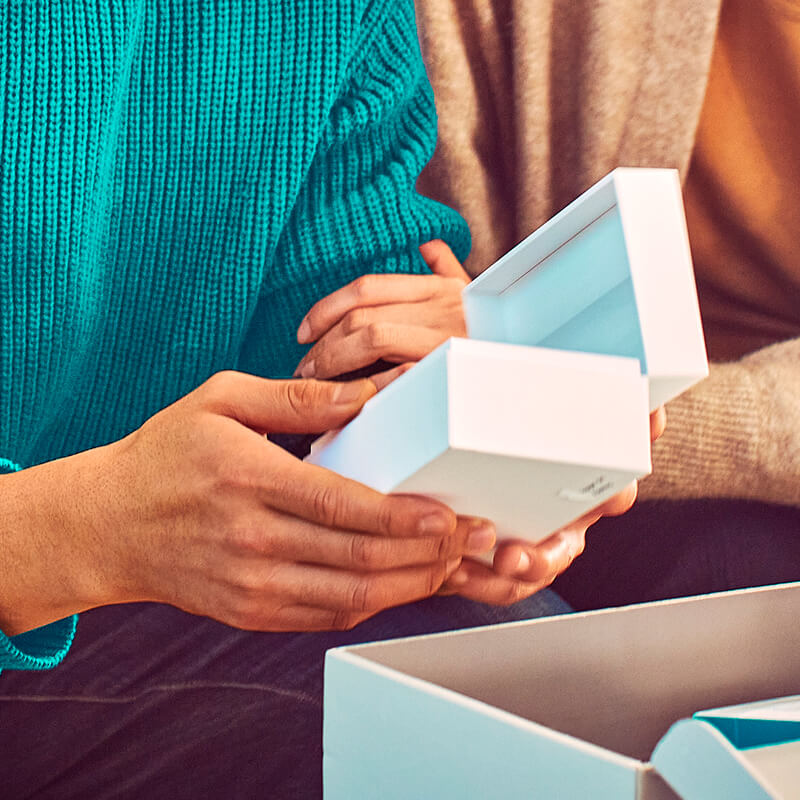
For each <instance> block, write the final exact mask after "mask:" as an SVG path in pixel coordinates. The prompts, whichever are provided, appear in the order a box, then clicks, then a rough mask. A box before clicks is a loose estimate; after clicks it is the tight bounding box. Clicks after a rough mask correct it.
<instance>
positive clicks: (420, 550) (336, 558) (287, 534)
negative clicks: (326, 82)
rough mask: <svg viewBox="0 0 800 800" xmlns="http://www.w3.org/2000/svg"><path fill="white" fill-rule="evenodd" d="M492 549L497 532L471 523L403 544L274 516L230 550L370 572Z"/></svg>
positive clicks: (272, 513) (235, 539)
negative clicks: (444, 532) (449, 531)
mask: <svg viewBox="0 0 800 800" xmlns="http://www.w3.org/2000/svg"><path fill="white" fill-rule="evenodd" d="M494 543H495V530H494V526H493V525H492V524H491V523H488V522H486V521H485V520H481V519H473V518H471V517H459V518H458V521H457V523H456V528H455V530H454V531H453V532H452V533H448V534H441V535H438V536H437V535H433V536H418V535H412V536H410V537H402V538H400V537H393V536H386V535H382V534H371V533H364V532H362V531H356V530H342V529H333V528H329V527H325V526H321V525H318V524H315V523H311V522H309V521H307V520H303V519H299V518H297V517H292V516H289V515H286V514H280V513H279V512H275V511H274V510H271V511H269V512H268V514H267V518H266V519H265V521H264V524H263V526H261V527H260V528H259V529H257V530H252V529H251V530H250V531H248V532H247V533H245V534H240V535H239V536H237V537H233V538H232V540H231V541H230V542H229V549H230V551H231V553H232V554H234V555H237V556H241V555H242V554H247V555H248V556H250V557H252V556H255V557H258V558H264V559H272V560H280V561H290V562H296V563H305V564H318V565H322V566H328V567H338V568H341V569H348V570H351V571H355V572H372V571H380V570H388V569H395V568H398V567H407V566H414V565H420V564H432V563H433V562H435V561H447V560H449V559H452V558H461V556H463V555H480V554H482V553H486V552H488V551H490V550H491V549H492V547H493V546H494Z"/></svg>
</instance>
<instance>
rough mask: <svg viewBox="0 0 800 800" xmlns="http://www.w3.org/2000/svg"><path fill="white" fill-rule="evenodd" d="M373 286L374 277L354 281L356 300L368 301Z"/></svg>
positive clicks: (364, 277)
mask: <svg viewBox="0 0 800 800" xmlns="http://www.w3.org/2000/svg"><path fill="white" fill-rule="evenodd" d="M373 285H374V280H373V276H372V275H362V276H361V277H360V278H356V279H355V280H354V281H353V295H354V297H355V299H356V300H366V299H367V298H368V297H369V296H370V294H371V292H372V287H373Z"/></svg>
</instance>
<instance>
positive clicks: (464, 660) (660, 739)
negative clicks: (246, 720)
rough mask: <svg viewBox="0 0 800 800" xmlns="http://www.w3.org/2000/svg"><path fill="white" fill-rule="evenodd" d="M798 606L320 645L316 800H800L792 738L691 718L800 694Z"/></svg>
mask: <svg viewBox="0 0 800 800" xmlns="http://www.w3.org/2000/svg"><path fill="white" fill-rule="evenodd" d="M798 607H800V584H798V583H795V584H787V585H785V586H780V587H767V588H760V589H748V590H743V591H737V592H727V593H722V594H718V595H707V596H704V597H695V598H688V599H683V600H674V601H666V602H661V603H650V604H645V605H640V606H628V607H625V608H619V609H610V610H605V611H596V612H590V613H584V614H570V615H565V616H561V617H550V618H545V619H540V620H532V621H529V622H518V623H508V624H504V625H494V626H489V627H484V628H476V629H473V630H465V631H456V632H453V633H444V634H434V635H430V636H421V637H413V638H408V639H398V640H394V641H388V642H378V643H374V644H366V645H359V646H351V647H343V648H338V649H334V650H331V651H329V652H328V653H327V655H326V664H325V701H324V702H325V709H324V710H325V715H324V743H323V750H324V758H323V764H324V784H325V797H326V798H327V800H350V799H351V798H355V797H358V798H362V799H363V800H369V799H370V798H381V800H393V799H394V798H397V800H407V798H429V797H430V798H438V799H439V800H446V799H447V798H459V800H465V799H469V798H481V799H482V798H495V797H498V798H499V797H502V798H504V800H523V798H524V799H525V800H530V799H531V798H559V800H573V799H574V800H585V798H613V800H674V798H676V797H683V798H687V800H744V798H748V799H750V798H762V799H763V800H766V798H790V797H791V798H795V797H798V796H800V741H798V740H797V738H796V736H797V733H796V730H794V731H788V732H784V733H780V732H778V733H777V735H776V734H775V732H774V731H773V733H772V734H771V735H769V736H766V738H765V736H764V732H763V729H761V728H759V729H758V731H757V736H756V738H754V739H752V740H751V741H750V742H749V745H750V746H746V747H742V746H741V742H739V743H738V744H739V746H737V741H736V738H735V737H731V738H730V739H729V738H728V737H727V736H725V735H723V733H722V732H721V730H720V729H721V728H722V729H724V727H723V726H722V725H721V723H720V719H721V718H722V717H724V716H725V715H726V714H727V716H728V717H731V716H737V715H738V716H739V717H742V718H746V717H748V716H750V717H752V713H753V712H752V710H748V709H747V708H744V709H739V710H738V711H737V710H736V709H734V710H732V709H722V710H720V709H717V710H716V711H708V712H703V713H701V714H699V715H698V718H695V719H691V717H692V715H693V714H694V713H695V712H696V711H697V710H698V709H703V708H709V707H711V706H730V705H732V704H739V703H746V702H749V701H753V700H762V699H766V698H773V697H780V696H784V695H791V694H796V693H797V692H799V691H800V626H798V625H797V608H798ZM771 705H773V706H774V705H775V704H774V703H773V704H771ZM751 709H752V707H751ZM721 712H722V713H721ZM762 716H763V714H762ZM773 716H775V714H774V712H773ZM750 723H751V724H752V720H751V721H750ZM718 726H719V727H718ZM740 733H741V731H740ZM759 737H760V738H759ZM793 737H794V738H793Z"/></svg>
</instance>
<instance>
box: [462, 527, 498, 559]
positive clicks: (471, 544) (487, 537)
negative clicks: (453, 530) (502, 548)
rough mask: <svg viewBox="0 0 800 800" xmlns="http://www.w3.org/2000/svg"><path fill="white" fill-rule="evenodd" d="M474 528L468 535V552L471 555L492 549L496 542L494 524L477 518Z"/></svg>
mask: <svg viewBox="0 0 800 800" xmlns="http://www.w3.org/2000/svg"><path fill="white" fill-rule="evenodd" d="M473 526H474V527H473V529H472V530H471V531H470V532H469V536H468V537H467V552H468V553H469V554H470V555H478V554H480V553H485V552H486V551H487V550H491V549H492V547H494V543H495V538H496V537H495V532H494V525H492V524H491V523H489V522H482V521H479V520H475V522H473Z"/></svg>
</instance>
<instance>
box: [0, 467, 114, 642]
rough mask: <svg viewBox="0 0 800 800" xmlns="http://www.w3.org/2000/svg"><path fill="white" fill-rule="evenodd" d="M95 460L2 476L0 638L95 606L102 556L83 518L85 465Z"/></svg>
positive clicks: (86, 517) (88, 519) (86, 516)
mask: <svg viewBox="0 0 800 800" xmlns="http://www.w3.org/2000/svg"><path fill="white" fill-rule="evenodd" d="M94 458H96V455H95V454H94V453H91V452H90V453H83V454H81V456H80V457H72V458H70V459H61V460H59V461H54V462H50V463H47V464H42V465H40V466H38V467H34V468H31V469H27V470H24V471H22V472H17V473H12V474H9V475H2V476H0V542H1V543H2V548H0V575H2V580H0V630H1V631H3V633H5V634H6V635H8V636H15V635H17V634H19V633H23V632H25V631H29V630H32V629H34V628H38V627H40V626H42V625H46V624H48V623H50V622H54V621H56V620H59V619H63V618H65V617H68V616H70V615H72V614H74V613H77V612H79V611H83V610H85V609H87V608H90V607H93V606H94V605H98V602H99V600H100V597H101V594H102V592H101V590H100V585H101V575H100V570H99V567H98V565H99V561H100V560H99V558H98V557H97V556H98V555H99V553H100V551H101V550H102V548H101V547H100V544H99V542H97V537H96V535H94V532H93V527H94V526H93V524H92V519H91V515H89V514H86V513H84V512H85V506H86V505H87V504H88V503H90V502H91V498H90V497H87V494H86V487H85V486H83V476H84V475H85V470H86V468H87V467H88V466H89V464H88V463H82V462H90V461H92V460H93V459H94ZM82 517H83V518H82Z"/></svg>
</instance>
